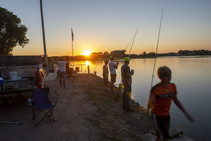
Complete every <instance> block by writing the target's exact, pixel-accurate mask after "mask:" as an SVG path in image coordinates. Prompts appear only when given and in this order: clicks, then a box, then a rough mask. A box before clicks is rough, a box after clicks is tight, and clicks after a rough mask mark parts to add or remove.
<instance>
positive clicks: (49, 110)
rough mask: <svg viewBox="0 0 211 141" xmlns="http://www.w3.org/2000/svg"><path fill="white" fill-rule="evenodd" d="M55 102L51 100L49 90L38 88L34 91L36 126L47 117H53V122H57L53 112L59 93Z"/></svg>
mask: <svg viewBox="0 0 211 141" xmlns="http://www.w3.org/2000/svg"><path fill="white" fill-rule="evenodd" d="M55 93H56V92H55ZM51 99H53V98H51ZM53 100H54V101H52V100H50V97H49V88H36V89H35V90H34V91H33V101H32V119H33V120H35V124H36V126H37V125H39V124H40V122H41V121H42V120H44V119H45V118H46V117H52V119H53V121H55V119H54V115H53V111H54V108H55V106H56V103H57V100H58V94H57V93H56V98H54V99H53ZM52 102H53V104H52Z"/></svg>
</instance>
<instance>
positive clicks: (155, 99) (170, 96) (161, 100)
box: [148, 66, 193, 140]
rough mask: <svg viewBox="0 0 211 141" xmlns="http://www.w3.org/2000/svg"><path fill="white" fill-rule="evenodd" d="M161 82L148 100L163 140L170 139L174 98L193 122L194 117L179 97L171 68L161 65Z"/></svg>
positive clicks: (151, 92)
mask: <svg viewBox="0 0 211 141" xmlns="http://www.w3.org/2000/svg"><path fill="white" fill-rule="evenodd" d="M157 75H158V77H159V78H160V80H161V81H160V82H159V83H158V84H156V85H155V86H153V87H152V89H151V91H150V97H149V100H148V107H152V116H153V120H154V123H155V126H156V128H157V131H158V134H159V137H160V139H161V140H168V139H169V138H170V137H169V127H170V115H169V112H170V106H171V102H172V100H173V101H174V103H175V104H176V106H177V107H178V108H179V109H180V110H181V111H182V112H183V113H184V114H185V116H186V117H187V118H188V119H189V120H190V121H191V122H193V119H192V117H191V116H190V115H189V114H188V113H187V112H186V110H185V109H184V108H183V106H182V104H181V103H180V101H179V100H178V98H177V89H176V85H175V84H174V83H170V81H171V70H170V69H169V68H168V67H166V66H163V67H160V68H159V69H158V71H157Z"/></svg>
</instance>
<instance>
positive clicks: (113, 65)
mask: <svg viewBox="0 0 211 141" xmlns="http://www.w3.org/2000/svg"><path fill="white" fill-rule="evenodd" d="M110 60H111V61H110V62H109V69H110V75H111V92H112V93H113V92H114V91H113V87H114V83H115V82H116V69H117V68H118V62H117V63H115V62H114V58H113V56H110Z"/></svg>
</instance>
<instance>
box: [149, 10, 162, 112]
mask: <svg viewBox="0 0 211 141" xmlns="http://www.w3.org/2000/svg"><path fill="white" fill-rule="evenodd" d="M162 20H163V9H162V13H161V17H160V26H159V31H158V39H157V45H156V52H155V58H154V65H153V71H152V79H151V88H150V90H151V89H152V84H153V79H154V72H155V66H156V59H157V52H158V45H159V41H160V31H161V25H162ZM149 110H150V106H149V105H147V114H148V113H149Z"/></svg>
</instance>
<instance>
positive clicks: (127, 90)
mask: <svg viewBox="0 0 211 141" xmlns="http://www.w3.org/2000/svg"><path fill="white" fill-rule="evenodd" d="M124 60H125V64H124V65H122V67H121V75H122V83H123V85H124V93H123V108H124V110H126V111H128V112H131V111H132V109H131V106H130V100H131V98H130V97H131V86H132V75H133V73H134V71H133V70H131V71H130V67H129V66H128V64H129V63H130V58H129V57H125V58H124Z"/></svg>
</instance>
